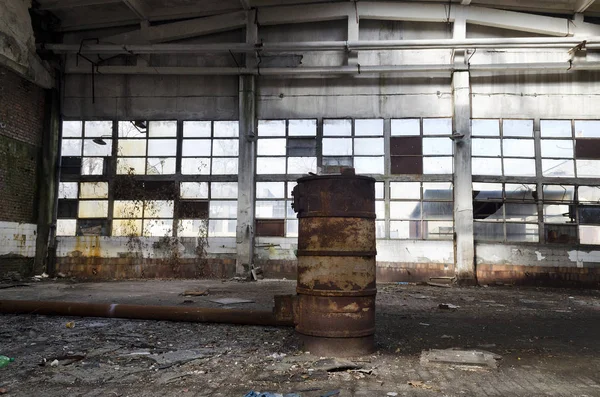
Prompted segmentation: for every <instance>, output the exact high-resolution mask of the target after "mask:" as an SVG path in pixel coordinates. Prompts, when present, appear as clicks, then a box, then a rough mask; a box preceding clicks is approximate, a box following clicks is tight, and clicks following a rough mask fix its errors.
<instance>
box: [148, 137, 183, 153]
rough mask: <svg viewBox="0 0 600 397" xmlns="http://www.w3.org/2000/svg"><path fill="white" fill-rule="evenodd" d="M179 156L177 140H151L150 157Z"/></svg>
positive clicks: (149, 143)
mask: <svg viewBox="0 0 600 397" xmlns="http://www.w3.org/2000/svg"><path fill="white" fill-rule="evenodd" d="M176 154H177V140H175V139H149V140H148V156H153V157H158V156H165V157H166V156H175V155H176Z"/></svg>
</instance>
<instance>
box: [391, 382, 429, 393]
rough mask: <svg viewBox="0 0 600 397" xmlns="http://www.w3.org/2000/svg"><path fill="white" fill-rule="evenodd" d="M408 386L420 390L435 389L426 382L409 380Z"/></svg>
mask: <svg viewBox="0 0 600 397" xmlns="http://www.w3.org/2000/svg"><path fill="white" fill-rule="evenodd" d="M407 384H408V385H409V386H412V387H416V388H419V389H426V390H432V389H433V386H430V385H428V384H426V383H424V382H421V381H420V380H409V381H408V382H407ZM396 395H397V394H396Z"/></svg>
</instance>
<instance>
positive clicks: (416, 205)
mask: <svg viewBox="0 0 600 397" xmlns="http://www.w3.org/2000/svg"><path fill="white" fill-rule="evenodd" d="M420 218H421V202H420V201H392V202H390V219H420Z"/></svg>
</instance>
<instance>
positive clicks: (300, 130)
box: [288, 120, 317, 136]
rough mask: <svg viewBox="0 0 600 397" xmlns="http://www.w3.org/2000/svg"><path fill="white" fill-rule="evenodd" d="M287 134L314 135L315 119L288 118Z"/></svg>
mask: <svg viewBox="0 0 600 397" xmlns="http://www.w3.org/2000/svg"><path fill="white" fill-rule="evenodd" d="M288 135H289V136H316V135H317V120H289V121H288Z"/></svg>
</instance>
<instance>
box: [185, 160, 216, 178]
mask: <svg viewBox="0 0 600 397" xmlns="http://www.w3.org/2000/svg"><path fill="white" fill-rule="evenodd" d="M181 173H182V174H183V175H210V159H209V158H184V159H181Z"/></svg>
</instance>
